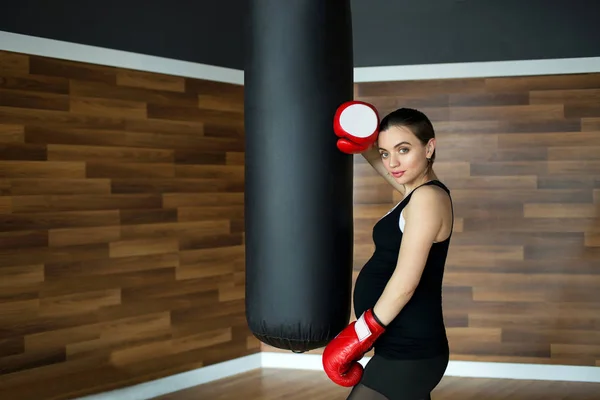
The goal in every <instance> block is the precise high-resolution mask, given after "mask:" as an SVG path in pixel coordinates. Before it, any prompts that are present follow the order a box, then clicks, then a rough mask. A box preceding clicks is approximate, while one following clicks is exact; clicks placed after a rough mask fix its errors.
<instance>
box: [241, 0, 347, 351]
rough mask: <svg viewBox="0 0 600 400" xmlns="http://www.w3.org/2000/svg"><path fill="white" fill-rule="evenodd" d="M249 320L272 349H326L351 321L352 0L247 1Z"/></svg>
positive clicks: (250, 324) (246, 89)
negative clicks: (348, 112) (344, 138)
mask: <svg viewBox="0 0 600 400" xmlns="http://www.w3.org/2000/svg"><path fill="white" fill-rule="evenodd" d="M248 6H249V9H248V13H247V15H246V19H247V21H246V23H247V30H246V37H245V40H246V46H245V47H246V59H245V68H244V74H245V77H244V92H245V133H246V153H245V171H246V172H245V218H246V219H245V231H246V318H247V321H248V325H249V327H250V330H251V331H252V332H253V334H254V335H255V336H256V337H257V338H258V339H259V340H260V341H262V342H263V343H266V344H268V345H271V346H274V347H277V348H281V349H287V350H292V351H294V352H304V351H308V350H312V349H315V348H319V347H323V346H325V345H326V344H327V343H328V342H329V341H330V340H331V339H333V338H334V337H335V336H336V335H337V334H338V333H339V332H340V331H341V330H342V329H343V328H345V327H346V326H347V324H348V322H349V319H350V308H351V291H352V256H353V220H352V217H353V215H352V211H353V207H352V202H353V198H352V195H353V192H352V189H353V188H352V186H353V179H352V175H353V159H352V156H351V155H347V154H343V153H341V152H340V151H339V150H338V149H337V147H336V141H337V139H338V138H337V137H336V136H335V134H334V132H333V117H334V114H335V111H336V109H337V107H338V106H340V105H341V104H342V103H343V102H346V101H349V100H352V99H353V78H354V77H353V51H352V20H351V10H350V0H249V4H248Z"/></svg>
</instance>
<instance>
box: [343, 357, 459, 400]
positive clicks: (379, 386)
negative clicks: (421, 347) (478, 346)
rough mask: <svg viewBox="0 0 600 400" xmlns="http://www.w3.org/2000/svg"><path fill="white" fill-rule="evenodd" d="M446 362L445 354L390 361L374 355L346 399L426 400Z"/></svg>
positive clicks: (439, 378)
mask: <svg viewBox="0 0 600 400" xmlns="http://www.w3.org/2000/svg"><path fill="white" fill-rule="evenodd" d="M448 361H449V355H448V353H446V354H443V355H441V356H437V357H434V358H425V359H419V360H391V359H386V358H383V357H381V356H378V355H377V354H375V356H373V357H372V358H371V360H370V361H369V362H368V363H367V366H366V367H365V372H364V374H363V377H362V379H361V381H360V383H359V384H358V385H356V386H355V387H354V388H353V389H352V391H351V392H350V395H349V396H348V398H347V399H346V400H430V399H431V394H430V393H431V392H432V391H433V389H435V387H436V386H437V385H438V383H440V381H441V380H442V377H443V376H444V373H445V372H446V368H447V367H448Z"/></svg>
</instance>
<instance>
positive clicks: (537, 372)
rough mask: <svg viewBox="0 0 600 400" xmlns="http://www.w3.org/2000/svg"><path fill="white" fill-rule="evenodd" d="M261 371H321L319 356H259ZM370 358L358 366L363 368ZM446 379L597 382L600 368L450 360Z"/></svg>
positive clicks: (265, 354) (273, 354)
mask: <svg viewBox="0 0 600 400" xmlns="http://www.w3.org/2000/svg"><path fill="white" fill-rule="evenodd" d="M261 356H262V362H261V365H262V367H263V368H288V369H305V370H314V371H321V370H323V366H322V363H321V355H320V354H288V353H275V352H263V353H261ZM370 359H371V358H370V357H364V358H363V359H362V360H361V361H360V363H361V364H362V365H363V366H364V365H366V364H367V363H368V362H369V360H370ZM445 375H446V376H460V377H468V378H500V379H528V380H529V379H531V380H543V381H571V382H594V383H600V367H594V366H589V367H588V366H574V365H550V364H520V363H503V362H480V361H454V360H450V363H449V364H448V369H447V370H446V374H445Z"/></svg>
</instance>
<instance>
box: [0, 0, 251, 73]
mask: <svg viewBox="0 0 600 400" xmlns="http://www.w3.org/2000/svg"><path fill="white" fill-rule="evenodd" d="M245 3H246V1H245V0H218V1H217V0H79V1H77V0H12V1H11V0H4V1H2V6H1V8H0V30H2V31H8V32H14V33H22V34H26V35H32V36H39V37H44V38H50V39H58V40H63V41H67V42H72V43H79V44H87V45H93V46H100V47H106V48H109V49H117V50H125V51H131V52H136V53H142V54H149V55H154V56H162V57H167V58H173V59H177V60H185V61H193V62H198V63H204V64H210V65H217V66H221V67H230V68H237V69H241V67H242V62H243V56H242V54H243V53H242V51H243V42H242V40H243V37H242V36H241V28H240V27H241V26H242V23H243V15H244V12H243V10H242V7H243V6H244V5H245Z"/></svg>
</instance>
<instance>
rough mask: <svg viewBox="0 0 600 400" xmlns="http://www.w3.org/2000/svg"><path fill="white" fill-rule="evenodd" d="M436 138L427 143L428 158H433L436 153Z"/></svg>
mask: <svg viewBox="0 0 600 400" xmlns="http://www.w3.org/2000/svg"><path fill="white" fill-rule="evenodd" d="M435 144H436V142H435V138H431V139H429V142H427V157H428V158H429V157H431V156H432V155H433V152H434V151H435Z"/></svg>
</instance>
